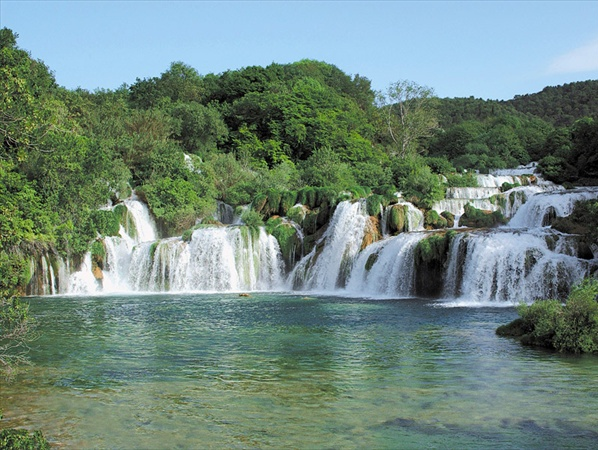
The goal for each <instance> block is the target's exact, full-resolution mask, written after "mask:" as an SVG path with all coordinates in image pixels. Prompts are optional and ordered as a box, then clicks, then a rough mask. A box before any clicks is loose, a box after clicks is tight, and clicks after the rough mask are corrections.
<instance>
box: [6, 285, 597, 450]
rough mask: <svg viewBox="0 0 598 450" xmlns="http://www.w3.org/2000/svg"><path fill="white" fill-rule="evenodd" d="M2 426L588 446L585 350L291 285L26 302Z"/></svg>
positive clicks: (400, 443) (104, 443) (229, 439)
mask: <svg viewBox="0 0 598 450" xmlns="http://www.w3.org/2000/svg"><path fill="white" fill-rule="evenodd" d="M31 310H32V312H33V313H34V314H35V315H36V316H37V317H38V319H39V323H40V325H41V326H40V331H41V338H40V339H39V340H38V341H36V342H35V343H34V346H33V348H32V352H31V357H32V359H33V361H34V363H35V365H34V366H33V367H31V368H29V369H27V371H26V372H25V373H23V374H22V376H21V377H20V379H19V380H17V383H14V384H10V385H6V384H3V386H2V397H1V400H0V408H2V409H4V414H5V419H4V421H3V422H2V425H4V426H15V427H16V426H19V427H20V426H24V427H31V428H41V429H42V430H43V431H44V433H45V434H46V435H47V436H48V437H49V439H50V440H51V442H53V443H54V444H57V445H62V446H66V447H69V448H98V447H102V448H106V447H108V448H199V447H201V448H222V447H227V448H230V447H237V448H264V447H276V448H409V447H418V448H421V447H443V448H446V447H452V448H457V447H463V446H465V447H468V448H483V447H487V446H489V445H492V446H493V447H495V448H496V447H500V448H522V447H524V448H546V447H550V448H555V447H575V448H579V447H591V446H592V445H594V444H595V442H596V439H598V431H596V428H595V425H596V423H598V395H597V394H598V375H597V373H598V371H597V370H596V368H597V367H598V358H596V357H592V356H587V357H566V356H563V355H558V354H554V353H550V352H545V351H539V350H533V349H528V348H523V347H521V346H520V345H518V344H517V343H515V342H513V341H511V340H508V339H503V338H499V337H497V336H496V335H495V333H494V330H495V329H496V327H497V326H498V325H500V324H503V323H506V322H508V321H509V320H512V319H513V318H514V317H515V316H516V313H515V312H514V310H513V309H509V308H475V309H474V308H439V307H436V305H434V304H433V303H430V302H427V301H424V300H418V299H413V300H405V299H402V300H385V301H379V300H378V301H371V300H359V299H346V298H333V297H319V298H312V299H303V298H301V297H299V296H295V295H291V294H287V295H284V294H276V295H274V294H255V295H253V296H252V297H250V298H240V297H237V296H235V295H151V296H126V297H116V296H115V297H91V298H80V297H52V298H39V299H32V300H31Z"/></svg>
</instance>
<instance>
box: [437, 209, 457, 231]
mask: <svg viewBox="0 0 598 450" xmlns="http://www.w3.org/2000/svg"><path fill="white" fill-rule="evenodd" d="M440 215H441V216H442V217H444V218H445V219H446V227H447V228H453V227H454V226H455V215H454V214H453V213H451V212H449V211H442V212H441V213H440Z"/></svg>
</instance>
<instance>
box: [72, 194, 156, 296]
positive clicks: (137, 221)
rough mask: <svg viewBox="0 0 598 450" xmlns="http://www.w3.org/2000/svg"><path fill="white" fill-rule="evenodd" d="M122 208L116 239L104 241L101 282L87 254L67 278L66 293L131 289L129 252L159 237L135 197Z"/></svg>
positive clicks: (110, 238)
mask: <svg viewBox="0 0 598 450" xmlns="http://www.w3.org/2000/svg"><path fill="white" fill-rule="evenodd" d="M122 205H124V207H125V208H126V209H125V211H124V217H123V223H122V224H121V225H120V227H119V233H118V236H107V237H105V238H103V245H104V249H105V252H106V255H105V258H104V261H105V267H104V269H103V270H102V271H101V278H99V277H98V276H97V274H96V275H94V272H93V268H94V265H93V263H92V257H91V253H87V254H86V255H85V257H84V259H83V262H82V264H81V267H80V270H79V271H77V272H75V273H73V274H72V275H70V277H69V283H68V286H69V287H68V293H71V294H82V293H89V292H126V291H128V290H129V289H130V286H129V283H128V272H129V266H130V262H131V252H132V251H133V248H134V247H135V246H136V245H139V244H141V243H143V242H152V241H155V240H156V238H157V235H158V233H157V230H156V225H155V223H154V221H153V220H152V218H151V215H150V213H149V210H148V208H147V206H146V205H145V204H144V203H143V202H141V201H140V200H139V199H138V198H137V197H136V196H135V195H134V196H132V197H131V198H129V199H126V200H125V201H124V202H123V203H122ZM119 206H120V205H116V206H115V208H116V207H119Z"/></svg>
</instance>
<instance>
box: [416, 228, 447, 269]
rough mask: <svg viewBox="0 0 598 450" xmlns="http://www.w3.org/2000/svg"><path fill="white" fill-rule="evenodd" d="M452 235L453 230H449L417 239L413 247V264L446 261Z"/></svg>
mask: <svg viewBox="0 0 598 450" xmlns="http://www.w3.org/2000/svg"><path fill="white" fill-rule="evenodd" d="M454 236H455V232H454V231H453V230H451V231H449V232H446V233H435V234H432V235H430V236H428V237H426V238H424V239H422V240H421V241H419V242H418V243H417V246H416V247H415V255H414V256H415V264H416V265H419V264H421V263H430V262H432V261H434V262H437V263H443V262H444V261H446V258H447V253H448V249H449V246H450V242H451V240H452V239H453V237H454Z"/></svg>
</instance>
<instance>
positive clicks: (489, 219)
mask: <svg viewBox="0 0 598 450" xmlns="http://www.w3.org/2000/svg"><path fill="white" fill-rule="evenodd" d="M464 209H465V212H464V213H463V215H462V216H461V218H460V219H459V225H461V226H465V227H470V228H492V227H496V226H498V225H502V224H505V223H506V222H507V221H506V220H505V218H504V217H503V215H502V213H501V212H500V211H487V210H482V209H478V208H476V207H474V206H472V205H471V204H470V203H468V204H467V205H465V208H464Z"/></svg>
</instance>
